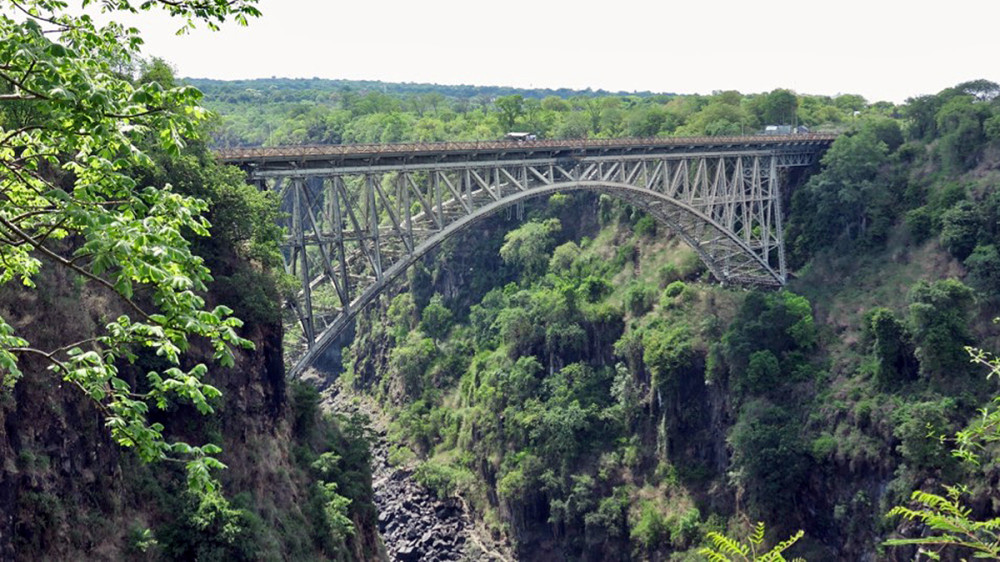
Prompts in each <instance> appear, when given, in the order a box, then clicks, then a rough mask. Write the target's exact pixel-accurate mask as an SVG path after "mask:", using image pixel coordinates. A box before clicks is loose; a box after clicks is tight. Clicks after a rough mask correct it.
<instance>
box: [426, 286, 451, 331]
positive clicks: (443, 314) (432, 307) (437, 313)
mask: <svg viewBox="0 0 1000 562" xmlns="http://www.w3.org/2000/svg"><path fill="white" fill-rule="evenodd" d="M451 316H452V314H451V310H449V309H448V307H447V306H445V305H444V299H443V298H442V297H441V295H440V294H438V293H435V294H434V296H433V297H431V302H429V303H427V306H425V307H424V310H423V311H421V313H420V329H421V330H422V331H423V332H424V333H425V334H427V335H428V336H430V337H431V339H433V340H434V342H435V343H437V342H439V341H441V340H442V339H443V338H444V337H445V336H446V335H448V330H450V329H451Z"/></svg>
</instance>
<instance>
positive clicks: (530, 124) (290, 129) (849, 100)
mask: <svg viewBox="0 0 1000 562" xmlns="http://www.w3.org/2000/svg"><path fill="white" fill-rule="evenodd" d="M188 82H189V83H190V84H191V85H193V86H196V87H197V88H199V89H200V90H201V91H202V92H204V94H205V100H204V103H205V105H206V106H207V107H208V108H209V109H211V110H212V111H214V112H216V113H217V114H218V115H219V117H220V118H219V123H218V126H217V128H216V131H215V132H214V135H213V136H214V144H215V145H216V146H223V147H226V146H261V145H264V146H269V145H270V146H273V145H296V144H348V143H391V142H436V141H453V140H489V139H498V138H502V137H503V136H504V135H505V134H506V133H508V132H511V131H521V132H528V133H532V134H535V135H537V136H538V138H543V139H544V138H549V139H571V138H615V137H652V136H701V135H710V136H711V135H740V134H755V133H758V132H761V131H763V129H764V127H765V126H767V125H798V126H805V127H809V128H811V129H812V130H843V129H846V128H849V127H851V126H855V125H859V124H860V122H862V121H866V120H870V119H886V118H898V117H900V114H899V107H898V106H895V105H893V104H891V103H888V102H878V103H868V101H867V100H865V98H863V97H861V96H858V95H853V94H844V95H839V96H836V97H830V96H812V95H804V94H798V93H796V92H793V91H791V90H787V89H776V90H773V91H771V92H761V93H749V94H744V93H741V92H737V91H732V90H730V91H719V92H713V93H712V94H710V95H700V94H686V95H679V94H653V93H650V92H639V93H622V92H619V93H610V92H605V91H602V90H598V91H593V90H571V89H568V88H562V89H558V90H548V89H532V90H524V89H517V88H504V87H493V86H447V85H434V84H400V83H389V82H373V81H350V80H321V79H318V78H314V79H288V78H274V79H259V80H236V81H221V80H201V79H198V80H195V79H192V80H188Z"/></svg>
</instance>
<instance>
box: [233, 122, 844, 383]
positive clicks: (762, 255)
mask: <svg viewBox="0 0 1000 562" xmlns="http://www.w3.org/2000/svg"><path fill="white" fill-rule="evenodd" d="M835 138H836V135H830V134H803V135H775V136H769V135H761V136H742V137H665V138H659V137H657V138H626V139H581V140H534V141H474V142H446V143H399V144H382V145H375V144H367V145H326V146H286V147H257V148H227V149H222V150H219V151H217V157H218V159H219V160H220V161H221V162H224V163H228V164H233V165H237V166H240V167H241V168H243V169H244V170H245V171H246V172H247V176H248V180H249V181H251V182H253V183H256V184H258V185H259V186H260V187H261V188H262V189H269V190H272V191H275V192H277V193H278V194H279V198H280V200H281V206H282V210H283V211H284V214H285V218H283V219H282V220H283V222H282V226H284V227H285V228H286V229H287V235H286V240H285V244H284V246H283V249H284V256H285V268H286V270H287V271H288V272H289V273H290V274H292V275H295V276H296V277H297V278H299V280H300V282H301V288H300V290H299V292H298V294H297V295H296V297H295V298H294V299H290V300H289V302H288V303H287V304H288V308H289V309H290V310H291V311H293V312H294V316H295V320H296V321H295V322H290V323H288V324H287V326H288V330H287V331H288V332H289V333H290V334H301V337H298V340H299V343H298V344H295V345H291V346H289V348H287V349H286V357H288V358H289V359H290V374H291V376H293V377H295V376H298V375H299V374H301V373H302V371H303V370H305V369H306V368H307V367H308V366H310V365H311V364H312V363H313V362H314V361H315V360H316V359H317V358H318V357H319V356H320V355H321V354H322V353H323V352H324V350H325V349H326V348H327V347H329V346H330V345H331V344H332V343H333V342H334V341H336V340H337V338H338V336H339V334H340V333H341V332H342V331H343V330H344V329H345V328H347V326H349V325H350V322H351V321H352V320H353V318H354V316H355V315H356V314H357V313H358V312H359V311H360V310H361V309H363V308H364V307H365V306H366V305H367V304H369V303H371V302H372V301H373V300H374V299H376V298H377V297H378V295H379V294H381V292H382V291H383V290H384V289H385V288H386V287H388V286H389V285H390V284H391V283H392V282H393V281H394V280H395V279H396V278H398V277H399V276H400V275H401V274H402V273H403V272H405V271H406V269H407V268H408V267H410V266H411V265H413V264H414V263H415V262H416V261H417V260H419V259H420V258H421V257H422V256H424V255H425V254H426V253H427V252H429V251H430V250H431V249H433V248H434V247H436V246H437V245H438V244H440V243H441V242H442V241H444V240H445V239H447V238H448V237H450V236H451V235H453V234H454V233H456V232H458V231H459V230H461V229H464V228H472V227H474V225H475V224H476V222H477V221H479V220H480V219H482V218H483V217H486V216H489V215H491V214H493V213H496V212H498V211H499V210H501V209H505V208H508V207H510V206H511V205H516V204H520V203H522V202H523V201H524V200H526V199H528V198H532V197H540V196H545V195H551V194H554V193H558V192H567V191H574V190H586V191H594V192H599V193H605V194H608V195H611V196H613V197H617V198H619V199H623V200H625V201H627V202H628V203H630V204H632V205H634V206H636V207H638V208H641V209H643V210H645V211H646V212H647V213H649V214H650V215H651V216H652V217H653V218H654V219H656V220H657V221H658V222H660V223H661V224H663V225H664V226H666V227H667V228H666V230H669V231H671V232H672V233H673V234H675V235H677V236H679V237H680V238H681V239H682V240H684V241H685V242H686V243H687V244H688V245H690V246H691V248H692V249H693V250H694V251H695V252H696V253H697V254H698V256H699V257H700V258H701V259H702V261H703V262H704V263H705V264H706V266H707V267H708V269H709V271H710V272H711V273H712V275H713V276H714V277H715V278H716V279H717V280H718V281H720V282H722V283H729V284H739V285H757V286H781V285H783V284H784V283H785V281H786V278H787V272H786V268H785V252H784V233H783V230H782V220H783V212H782V209H781V203H782V199H783V197H782V189H781V184H782V182H783V179H784V178H785V177H786V176H787V173H786V171H787V170H789V169H791V168H800V169H806V170H808V169H809V167H810V166H812V165H813V164H815V163H816V162H817V160H818V158H819V156H820V155H821V154H822V153H823V151H825V150H826V149H827V148H828V147H829V145H830V144H831V143H832V142H833V140H834V139H835Z"/></svg>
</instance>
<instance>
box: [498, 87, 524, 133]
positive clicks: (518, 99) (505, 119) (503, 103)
mask: <svg viewBox="0 0 1000 562" xmlns="http://www.w3.org/2000/svg"><path fill="white" fill-rule="evenodd" d="M493 103H494V104H496V106H497V110H498V111H500V127H501V128H503V130H505V131H508V132H509V131H513V130H514V123H516V122H517V119H518V118H519V117H521V116H522V115H524V96H522V95H521V94H513V95H510V96H500V97H498V98H497V99H496V101H495V102H493Z"/></svg>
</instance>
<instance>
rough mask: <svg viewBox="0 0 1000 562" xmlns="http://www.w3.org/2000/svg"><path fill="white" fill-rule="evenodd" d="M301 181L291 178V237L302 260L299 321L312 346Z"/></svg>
mask: <svg viewBox="0 0 1000 562" xmlns="http://www.w3.org/2000/svg"><path fill="white" fill-rule="evenodd" d="M303 183H304V182H303V181H302V178H295V179H294V180H292V193H293V196H292V237H293V239H294V243H295V248H296V250H297V251H298V254H299V257H300V258H301V260H302V267H301V269H300V270H299V275H300V277H301V279H302V295H303V298H304V300H305V311H303V313H302V317H301V318H300V321H301V322H302V331H303V332H305V336H306V339H307V340H308V342H309V347H312V346H313V345H315V344H316V332H315V330H314V324H313V307H312V288H311V287H310V283H309V282H310V279H309V256H307V255H306V240H305V232H303V228H302V222H303V221H302V218H303V214H304V211H303V209H302V195H303V189H304V186H303ZM293 260H294V258H293Z"/></svg>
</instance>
